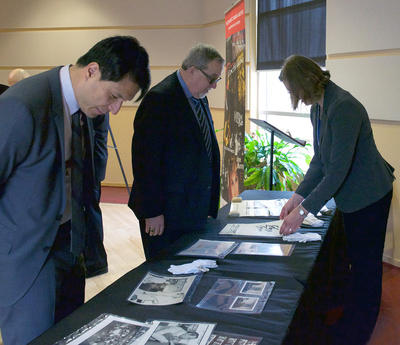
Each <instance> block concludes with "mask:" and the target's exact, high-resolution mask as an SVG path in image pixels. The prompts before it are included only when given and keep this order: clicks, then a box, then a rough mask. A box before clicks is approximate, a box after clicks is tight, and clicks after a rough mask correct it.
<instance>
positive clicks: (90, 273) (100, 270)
mask: <svg viewBox="0 0 400 345" xmlns="http://www.w3.org/2000/svg"><path fill="white" fill-rule="evenodd" d="M107 272H108V267H107V266H105V267H86V274H85V276H86V278H92V277H96V276H99V275H101V274H104V273H107Z"/></svg>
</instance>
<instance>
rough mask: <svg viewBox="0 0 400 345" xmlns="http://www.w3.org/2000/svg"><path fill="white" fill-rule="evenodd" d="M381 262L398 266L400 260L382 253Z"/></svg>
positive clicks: (399, 265)
mask: <svg viewBox="0 0 400 345" xmlns="http://www.w3.org/2000/svg"><path fill="white" fill-rule="evenodd" d="M383 262H386V263H388V264H390V265H392V266H396V267H400V260H399V259H395V258H393V257H391V256H387V255H383Z"/></svg>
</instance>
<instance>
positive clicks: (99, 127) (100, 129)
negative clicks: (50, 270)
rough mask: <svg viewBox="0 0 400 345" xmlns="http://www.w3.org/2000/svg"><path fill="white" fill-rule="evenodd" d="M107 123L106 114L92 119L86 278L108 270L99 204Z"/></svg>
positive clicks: (106, 156)
mask: <svg viewBox="0 0 400 345" xmlns="http://www.w3.org/2000/svg"><path fill="white" fill-rule="evenodd" d="M108 125H109V115H108V114H106V115H100V116H98V117H96V118H95V119H93V129H94V156H93V161H94V170H95V174H94V177H95V180H94V191H93V193H94V195H93V200H92V202H91V203H90V205H89V206H88V208H87V213H88V217H87V231H86V247H85V250H84V257H85V268H86V271H85V272H86V278H91V277H95V276H98V275H100V274H104V273H107V272H108V262H107V253H106V250H105V248H104V243H103V239H104V231H103V217H102V213H101V209H100V205H99V204H100V196H101V181H103V180H104V179H105V177H106V167H107V159H108V150H107V137H108Z"/></svg>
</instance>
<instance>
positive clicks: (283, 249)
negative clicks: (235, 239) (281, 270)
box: [232, 242, 294, 256]
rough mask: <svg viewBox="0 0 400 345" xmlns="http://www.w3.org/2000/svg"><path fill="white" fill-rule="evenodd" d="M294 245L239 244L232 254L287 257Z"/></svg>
mask: <svg viewBox="0 0 400 345" xmlns="http://www.w3.org/2000/svg"><path fill="white" fill-rule="evenodd" d="M293 248H294V244H280V243H259V242H241V243H240V244H239V246H238V247H237V248H236V249H235V250H234V251H233V253H232V254H241V255H271V256H289V255H291V254H292V252H293Z"/></svg>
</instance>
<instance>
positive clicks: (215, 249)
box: [177, 239, 237, 259]
mask: <svg viewBox="0 0 400 345" xmlns="http://www.w3.org/2000/svg"><path fill="white" fill-rule="evenodd" d="M236 246H237V243H236V242H233V241H214V240H202V239H200V240H198V241H197V242H196V243H194V244H193V245H191V246H190V247H189V248H187V249H184V250H182V251H180V252H179V253H178V254H177V255H185V256H205V257H210V258H219V259H223V258H224V257H225V256H226V255H228V254H229V253H230V252H231V251H232V250H233V249H234V248H235V247H236Z"/></svg>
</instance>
